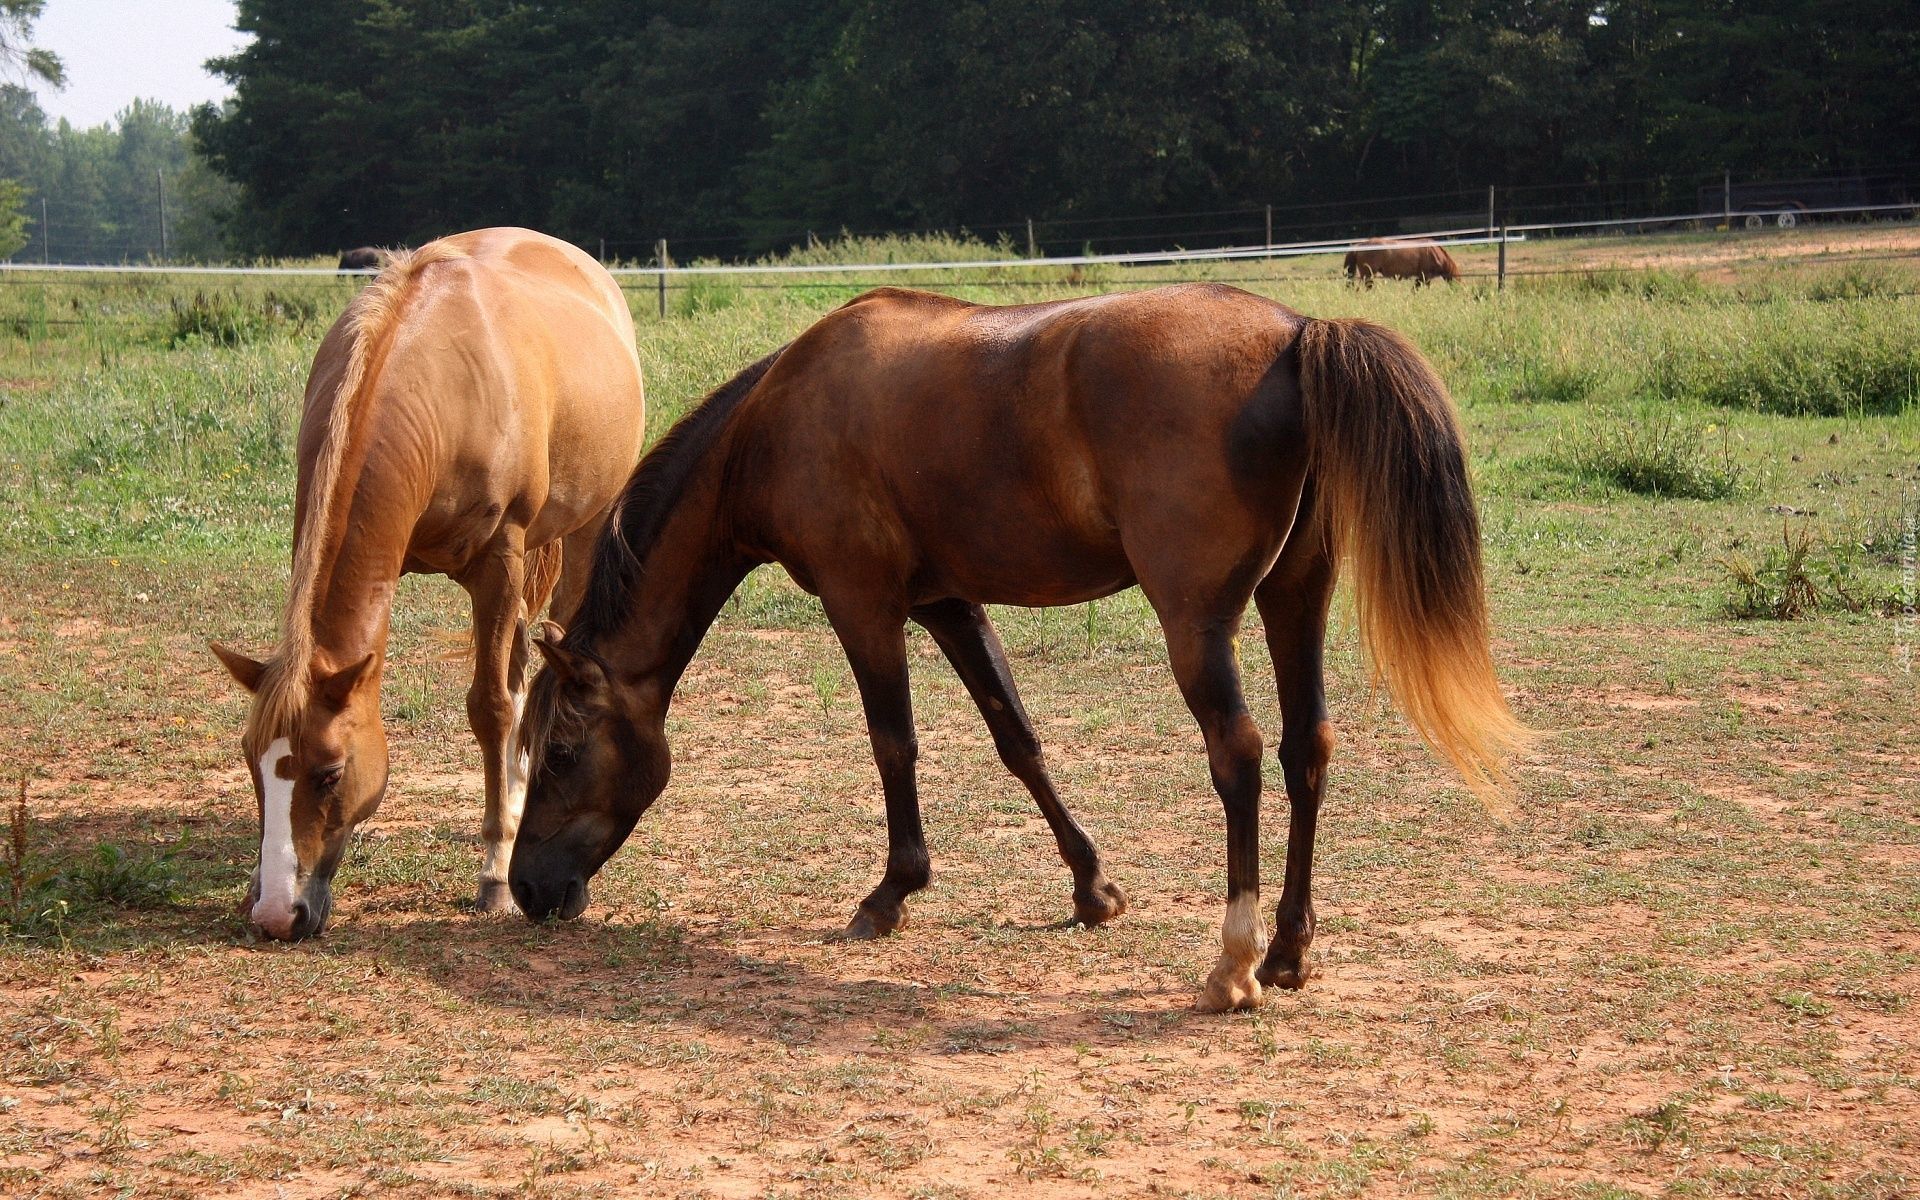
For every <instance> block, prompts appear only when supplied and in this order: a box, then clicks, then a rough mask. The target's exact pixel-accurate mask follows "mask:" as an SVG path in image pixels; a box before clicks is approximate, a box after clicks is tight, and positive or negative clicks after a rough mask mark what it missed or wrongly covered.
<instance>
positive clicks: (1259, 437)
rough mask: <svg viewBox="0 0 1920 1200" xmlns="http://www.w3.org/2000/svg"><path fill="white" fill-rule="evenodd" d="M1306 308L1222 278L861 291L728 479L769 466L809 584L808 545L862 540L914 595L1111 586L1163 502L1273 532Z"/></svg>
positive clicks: (750, 498)
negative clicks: (1013, 292)
mask: <svg viewBox="0 0 1920 1200" xmlns="http://www.w3.org/2000/svg"><path fill="white" fill-rule="evenodd" d="M1298 320H1299V319H1298V317H1297V315H1295V314H1292V313H1291V312H1290V310H1287V309H1286V308H1284V307H1283V306H1281V305H1278V304H1275V303H1273V302H1272V301H1268V300H1264V299H1262V298H1260V297H1256V296H1252V295H1250V294H1248V293H1245V292H1240V291H1238V290H1237V289H1230V288H1213V287H1190V288H1168V289H1157V290H1155V291H1153V292H1148V293H1134V294H1119V295H1113V296H1104V297H1089V298H1085V299H1078V300H1071V301H1062V302H1056V303H1052V304H1040V305H1020V306H1008V307H987V306H980V305H972V304H967V303H964V302H961V301H954V300H950V299H947V298H944V297H932V296H927V295H925V294H921V293H903V292H897V291H889V292H887V293H883V294H881V295H877V296H868V297H862V298H861V300H860V301H859V302H857V303H855V304H853V305H849V306H847V307H845V308H842V309H840V310H837V311H836V312H835V313H833V314H830V315H829V316H828V317H827V318H825V319H823V320H822V321H820V322H819V323H817V324H816V325H815V326H814V327H813V328H812V329H810V330H809V331H808V332H807V333H806V334H803V335H802V337H801V338H800V339H798V340H796V341H795V343H794V344H793V345H792V346H791V347H789V348H788V349H787V350H786V351H785V352H784V353H783V354H782V356H781V358H780V360H779V361H778V362H777V363H776V364H775V365H774V367H773V369H772V370H771V371H770V372H769V373H768V376H767V378H766V380H765V381H764V383H763V385H762V388H761V391H760V392H759V393H758V394H756V396H755V398H754V400H753V401H752V403H751V404H750V406H749V407H748V409H747V410H746V411H745V412H744V413H743V427H742V431H741V433H740V438H739V448H738V450H737V454H738V460H739V463H741V464H743V466H742V467H738V468H736V469H735V470H734V471H732V472H731V473H730V477H731V478H732V479H733V480H735V481H744V480H752V481H753V482H752V485H751V487H750V489H749V490H750V492H751V495H743V496H742V501H741V502H742V504H743V505H745V506H746V508H747V509H748V510H750V511H751V517H752V519H751V520H750V521H748V522H746V526H747V527H749V528H751V529H752V530H754V531H756V533H757V534H758V536H759V537H760V540H761V543H762V545H761V552H762V553H763V554H764V555H765V556H766V557H769V558H775V559H778V560H779V561H781V562H784V563H787V564H788V566H789V569H794V568H795V564H796V561H797V562H798V563H799V564H800V565H799V569H798V570H796V571H795V574H796V578H801V579H802V582H803V583H805V582H806V578H805V577H804V576H805V574H806V571H807V565H806V564H807V563H808V562H810V561H816V560H818V561H826V560H830V559H832V558H833V557H834V556H836V555H842V556H844V555H846V554H847V553H848V548H849V547H858V548H860V552H861V553H865V554H869V555H871V556H872V557H873V558H875V559H876V560H879V561H882V562H884V563H885V564H887V566H888V569H890V570H893V571H896V572H897V573H899V575H900V576H901V577H902V578H906V579H908V580H910V581H911V583H910V585H909V586H910V589H911V590H912V591H913V592H914V595H915V596H916V597H918V598H931V597H934V596H937V595H955V594H961V595H969V596H974V597H976V598H980V599H983V600H988V601H991V602H999V603H1019V604H1035V605H1041V604H1059V603H1071V602H1074V601H1076V600H1079V599H1084V598H1086V597H1087V596H1089V595H1099V594H1104V593H1106V592H1110V591H1113V590H1117V589H1119V588H1121V587H1125V586H1127V585H1128V584H1130V583H1131V582H1133V580H1134V572H1133V567H1132V562H1133V559H1134V557H1135V555H1136V551H1137V546H1133V545H1130V541H1132V542H1137V541H1138V540H1139V539H1140V538H1142V537H1147V536H1153V537H1158V536H1162V535H1161V533H1159V532H1155V531H1149V530H1148V529H1147V528H1145V526H1146V525H1149V524H1155V523H1160V522H1162V521H1163V520H1164V518H1165V514H1168V513H1180V514H1184V515H1182V516H1181V517H1179V519H1180V520H1191V521H1201V522H1209V523H1212V524H1214V525H1216V526H1219V527H1221V528H1223V529H1224V530H1226V531H1228V533H1229V534H1231V531H1233V530H1236V529H1239V530H1244V531H1245V535H1244V539H1243V540H1249V541H1258V542H1262V543H1264V542H1265V541H1267V540H1270V527H1271V526H1272V525H1273V523H1274V521H1275V520H1276V517H1275V516H1274V513H1275V511H1276V510H1278V509H1282V508H1284V509H1285V510H1286V516H1285V517H1284V518H1281V519H1282V520H1283V521H1284V520H1288V519H1290V514H1291V508H1290V507H1288V506H1287V504H1286V502H1285V493H1287V492H1288V491H1289V489H1291V491H1292V493H1293V494H1295V495H1297V492H1298V485H1299V476H1300V473H1301V470H1303V469H1304V468H1303V467H1301V468H1300V469H1298V470H1296V469H1295V468H1294V467H1292V466H1290V465H1289V464H1288V462H1287V457H1288V455H1289V454H1290V453H1291V454H1293V455H1294V456H1295V457H1297V458H1299V460H1300V462H1301V463H1302V464H1303V463H1304V448H1303V447H1301V446H1300V445H1299V444H1298V434H1297V430H1298V425H1299V414H1298V394H1297V387H1296V385H1295V382H1294V376H1293V371H1292V366H1291V362H1290V360H1289V359H1288V358H1287V355H1286V351H1287V348H1288V347H1289V346H1290V345H1291V343H1292V340H1293V338H1294V336H1295V335H1296V332H1297V326H1298ZM1147 514H1154V515H1152V516H1151V517H1150V518H1149V516H1148V515H1147ZM1136 527H1139V528H1137V529H1136ZM1010 531H1017V533H1018V536H1017V537H1016V536H1009V533H1010ZM1282 532H1284V525H1283V527H1282Z"/></svg>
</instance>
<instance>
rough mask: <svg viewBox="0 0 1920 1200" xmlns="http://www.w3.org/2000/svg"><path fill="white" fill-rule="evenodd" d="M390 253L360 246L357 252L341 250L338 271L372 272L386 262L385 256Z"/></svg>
mask: <svg viewBox="0 0 1920 1200" xmlns="http://www.w3.org/2000/svg"><path fill="white" fill-rule="evenodd" d="M391 253H392V251H390V250H378V249H375V248H374V247H372V246H361V247H360V248H359V249H357V250H342V251H341V252H340V267H339V269H340V270H342V271H370V270H374V269H375V268H377V267H379V266H380V265H381V264H382V263H384V262H386V260H387V256H388V255H389V254H391Z"/></svg>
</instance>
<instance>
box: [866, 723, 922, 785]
mask: <svg viewBox="0 0 1920 1200" xmlns="http://www.w3.org/2000/svg"><path fill="white" fill-rule="evenodd" d="M919 761H920V739H919V738H917V737H915V736H914V735H913V734H911V733H909V734H907V735H905V736H904V737H896V736H886V737H881V736H876V737H875V738H874V739H873V762H874V765H875V766H877V767H879V768H880V778H882V779H892V778H894V777H895V776H897V775H899V774H901V773H903V772H906V771H911V770H913V768H914V764H916V763H918V762H919Z"/></svg>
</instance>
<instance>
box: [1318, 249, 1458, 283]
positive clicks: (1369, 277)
mask: <svg viewBox="0 0 1920 1200" xmlns="http://www.w3.org/2000/svg"><path fill="white" fill-rule="evenodd" d="M1361 245H1362V246H1365V247H1368V248H1367V249H1363V250H1349V251H1347V259H1346V268H1347V281H1348V282H1349V283H1364V284H1366V285H1367V286H1368V287H1372V286H1373V281H1374V280H1375V279H1411V280H1413V286H1415V287H1419V286H1420V285H1421V284H1423V283H1426V282H1428V281H1430V280H1434V279H1444V280H1446V281H1447V282H1448V283H1452V282H1454V281H1455V280H1457V279H1459V278H1460V265H1459V264H1458V263H1456V262H1454V261H1453V255H1451V254H1448V253H1447V250H1446V247H1444V246H1436V245H1434V244H1433V243H1432V242H1395V241H1390V240H1388V239H1386V238H1374V239H1372V240H1370V241H1366V242H1362V243H1361Z"/></svg>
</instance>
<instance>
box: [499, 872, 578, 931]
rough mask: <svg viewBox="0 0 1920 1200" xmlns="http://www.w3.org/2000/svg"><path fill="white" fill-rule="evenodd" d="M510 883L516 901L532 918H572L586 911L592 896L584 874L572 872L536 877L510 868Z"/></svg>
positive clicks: (539, 919)
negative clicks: (550, 877) (541, 877)
mask: <svg viewBox="0 0 1920 1200" xmlns="http://www.w3.org/2000/svg"><path fill="white" fill-rule="evenodd" d="M508 875H509V879H510V881H511V882H510V886H511V887H512V889H513V902H514V903H515V904H518V905H519V906H520V911H521V912H523V913H525V914H526V915H527V919H528V920H530V921H545V920H549V919H552V918H558V919H560V920H562V921H571V920H573V919H574V918H575V917H577V916H579V915H580V914H581V913H583V912H585V911H587V904H588V903H589V901H590V899H591V897H590V895H589V892H588V888H587V881H586V878H585V877H584V876H581V875H572V876H565V877H561V878H558V879H544V880H543V879H534V878H531V877H529V876H526V875H522V874H520V873H519V872H517V871H512V870H509V872H508Z"/></svg>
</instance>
